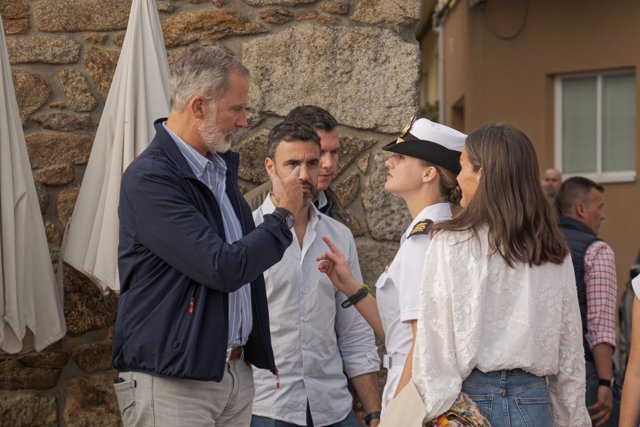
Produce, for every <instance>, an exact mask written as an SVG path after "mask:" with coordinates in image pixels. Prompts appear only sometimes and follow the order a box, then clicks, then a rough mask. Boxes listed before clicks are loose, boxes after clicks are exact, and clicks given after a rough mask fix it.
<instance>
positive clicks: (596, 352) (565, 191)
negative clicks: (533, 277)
mask: <svg viewBox="0 0 640 427" xmlns="http://www.w3.org/2000/svg"><path fill="white" fill-rule="evenodd" d="M603 193H604V187H602V186H601V185H599V184H596V183H595V182H593V181H591V180H590V179H587V178H584V177H573V178H569V179H567V180H566V181H565V182H564V183H563V184H562V185H561V186H560V189H559V191H558V194H557V196H556V204H557V206H558V211H559V213H560V215H561V217H560V221H559V224H558V225H559V227H560V230H561V231H562V233H563V234H564V236H565V238H566V240H567V243H568V245H569V249H570V250H571V258H572V260H573V269H574V272H575V275H576V286H577V288H578V302H579V304H580V315H581V320H582V333H583V343H584V353H585V368H586V373H587V387H586V390H587V395H586V402H587V409H588V410H589V413H590V414H591V420H592V422H593V424H594V425H596V426H612V427H613V426H617V425H618V418H619V415H620V414H619V412H620V385H621V384H620V377H619V376H618V375H617V374H616V373H615V367H614V365H613V352H614V350H615V346H616V318H615V316H616V299H617V281H616V264H615V256H614V254H613V249H611V246H609V245H608V244H607V243H605V242H604V241H602V240H601V239H600V238H599V237H598V232H599V231H600V225H601V223H602V221H603V220H604V218H605V215H604V210H603V208H604V200H603Z"/></svg>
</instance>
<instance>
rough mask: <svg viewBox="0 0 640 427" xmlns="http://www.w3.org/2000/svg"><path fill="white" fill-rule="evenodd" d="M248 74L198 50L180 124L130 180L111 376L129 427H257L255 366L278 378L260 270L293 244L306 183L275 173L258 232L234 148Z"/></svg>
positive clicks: (122, 212)
mask: <svg viewBox="0 0 640 427" xmlns="http://www.w3.org/2000/svg"><path fill="white" fill-rule="evenodd" d="M248 77H249V72H248V70H247V69H246V68H245V67H244V66H243V65H242V64H241V63H240V62H239V61H238V59H237V58H236V57H235V56H233V55H232V54H231V53H229V52H227V51H226V50H224V49H222V48H217V47H197V48H191V49H188V50H187V51H186V53H185V54H184V55H183V56H182V58H181V59H180V60H179V61H178V62H177V63H176V65H175V67H174V70H173V74H172V76H171V112H170V114H169V117H168V118H166V119H159V120H157V121H156V122H155V128H156V136H155V138H154V139H153V141H152V142H151V145H150V146H149V147H148V148H147V149H146V150H145V151H144V152H143V153H142V154H141V155H140V156H139V157H138V158H136V159H135V160H134V161H133V162H132V163H131V165H130V166H129V167H128V168H127V170H126V171H125V173H124V175H123V177H122V186H121V192H120V206H119V217H120V246H119V264H118V266H119V270H120V301H119V304H118V317H117V321H116V331H115V338H114V342H113V366H114V367H115V368H116V369H118V370H119V371H120V376H119V377H118V378H117V379H116V381H115V384H114V386H115V389H116V395H117V397H118V405H119V407H120V411H121V414H122V418H123V422H124V424H125V426H132V425H160V424H162V425H212V426H222V425H224V426H246V425H249V421H250V418H251V404H252V400H253V392H254V387H253V376H252V366H251V365H253V366H254V367H256V368H263V369H269V370H270V371H271V372H272V373H274V374H276V373H277V371H276V367H275V363H274V358H273V351H272V348H271V340H270V335H269V313H268V309H267V300H266V294H265V285H264V279H263V275H262V273H263V272H264V271H265V270H267V269H268V268H269V267H271V266H272V265H274V264H276V263H277V262H278V261H279V260H280V259H281V258H282V255H283V254H284V252H285V250H286V249H287V247H288V246H289V244H290V243H291V241H292V235H291V232H290V231H289V229H290V228H291V226H292V224H293V221H294V220H295V219H294V218H293V216H292V214H291V212H297V211H298V209H299V207H300V206H301V205H302V186H301V185H300V183H299V181H298V174H299V168H296V169H295V170H294V171H292V173H291V175H289V176H288V177H287V178H285V179H284V180H282V179H279V178H278V177H276V176H274V177H273V178H272V179H273V188H274V193H275V194H277V197H276V198H275V199H276V204H277V207H278V209H276V211H275V212H274V213H273V214H271V215H266V216H265V221H264V222H263V223H262V224H260V226H258V227H257V228H256V227H255V226H254V222H253V218H252V216H251V211H250V210H249V207H248V206H247V204H246V202H245V201H244V198H243V197H242V195H241V193H240V190H239V187H238V183H237V170H238V161H239V158H238V155H237V154H236V153H233V152H232V151H230V147H231V139H232V136H233V134H234V132H235V131H236V130H237V129H238V128H242V127H246V126H247V116H246V108H247V102H248V88H249V82H248ZM273 382H274V387H275V384H276V377H275V376H274V380H273ZM158 423H160V424H158Z"/></svg>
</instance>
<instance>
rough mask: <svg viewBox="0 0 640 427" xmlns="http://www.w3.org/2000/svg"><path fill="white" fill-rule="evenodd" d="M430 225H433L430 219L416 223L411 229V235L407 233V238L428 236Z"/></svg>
mask: <svg viewBox="0 0 640 427" xmlns="http://www.w3.org/2000/svg"><path fill="white" fill-rule="evenodd" d="M432 225H433V221H431V220H430V219H424V220H422V221H420V222H418V223H417V224H416V225H414V226H413V228H412V229H411V233H409V237H411V236H415V235H416V234H429V230H430V229H431V226H432Z"/></svg>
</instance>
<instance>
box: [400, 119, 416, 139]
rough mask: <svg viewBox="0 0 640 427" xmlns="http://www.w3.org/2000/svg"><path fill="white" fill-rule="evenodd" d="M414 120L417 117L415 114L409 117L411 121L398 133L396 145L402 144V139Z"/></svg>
mask: <svg viewBox="0 0 640 427" xmlns="http://www.w3.org/2000/svg"><path fill="white" fill-rule="evenodd" d="M416 118H417V116H416V115H415V114H414V115H413V116H411V120H409V123H407V125H406V126H405V127H404V129H402V132H400V136H399V137H398V139H396V144H400V143H401V142H404V139H403V137H404V136H405V135H406V134H407V132H409V129H411V126H413V122H415V121H416Z"/></svg>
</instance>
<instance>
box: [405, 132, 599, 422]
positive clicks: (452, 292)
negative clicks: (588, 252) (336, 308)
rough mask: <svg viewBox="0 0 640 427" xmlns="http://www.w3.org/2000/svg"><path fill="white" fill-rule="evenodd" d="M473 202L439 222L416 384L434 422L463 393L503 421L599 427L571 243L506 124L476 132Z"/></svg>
mask: <svg viewBox="0 0 640 427" xmlns="http://www.w3.org/2000/svg"><path fill="white" fill-rule="evenodd" d="M460 164H461V167H462V170H461V172H460V174H459V175H458V184H459V185H460V188H461V190H462V201H461V205H462V206H463V207H464V208H465V209H464V210H463V211H462V212H461V213H460V215H458V216H457V217H456V218H454V219H452V220H449V221H443V222H440V223H437V224H435V225H434V226H433V227H432V229H433V237H432V241H431V245H430V246H429V249H428V250H427V254H426V257H425V264H424V270H423V279H422V288H421V292H420V304H419V313H418V328H417V334H416V343H415V353H414V360H413V381H414V383H415V385H416V387H417V389H418V391H419V392H420V394H421V395H422V397H423V399H424V402H425V405H426V409H427V417H426V420H427V421H428V420H432V419H434V418H436V417H437V416H438V415H439V414H441V413H443V412H445V411H446V410H447V409H449V407H450V406H451V404H452V403H453V402H454V400H455V399H456V397H457V396H458V393H459V392H460V391H464V392H465V393H467V394H468V395H469V396H470V397H471V398H472V399H473V400H474V401H475V402H476V403H477V404H478V406H479V407H480V409H481V410H482V412H483V413H484V415H485V416H486V417H487V418H488V419H489V421H490V422H491V424H492V425H493V426H494V427H495V426H506V425H510V426H512V427H515V426H532V425H535V426H571V427H580V426H591V421H590V419H589V414H588V413H587V409H586V407H585V398H584V396H585V380H584V378H585V372H584V369H585V368H584V355H583V349H582V333H581V326H580V313H579V309H578V299H577V296H576V285H575V278H574V273H573V268H572V265H571V259H570V257H569V251H568V249H567V247H566V245H565V243H564V240H563V238H562V235H561V234H560V232H559V231H558V228H557V227H556V225H555V219H554V215H553V213H552V211H551V208H550V206H549V204H548V203H547V202H546V200H545V196H544V194H543V192H542V188H541V186H540V182H539V180H538V162H537V160H536V154H535V150H534V148H533V145H532V144H531V142H530V141H529V139H528V138H527V136H526V135H524V134H523V133H522V132H520V131H519V130H517V129H514V128H512V127H510V126H506V125H488V126H484V127H482V128H480V129H478V130H476V131H474V132H473V133H471V134H470V135H469V136H468V137H467V140H466V142H465V146H464V148H463V151H462V155H461V158H460Z"/></svg>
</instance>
